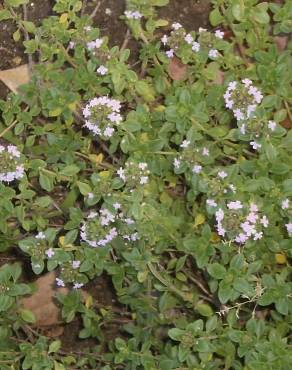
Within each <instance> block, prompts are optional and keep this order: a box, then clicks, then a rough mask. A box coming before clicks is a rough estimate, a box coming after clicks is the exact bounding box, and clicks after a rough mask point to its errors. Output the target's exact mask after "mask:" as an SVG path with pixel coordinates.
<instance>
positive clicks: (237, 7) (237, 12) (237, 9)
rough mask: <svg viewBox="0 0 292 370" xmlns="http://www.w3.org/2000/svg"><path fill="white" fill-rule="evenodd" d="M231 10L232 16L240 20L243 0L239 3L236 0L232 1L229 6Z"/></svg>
mask: <svg viewBox="0 0 292 370" xmlns="http://www.w3.org/2000/svg"><path fill="white" fill-rule="evenodd" d="M231 12H232V15H233V17H234V18H235V19H236V20H237V21H242V20H243V18H244V15H245V7H244V3H243V2H241V3H239V2H238V1H234V4H233V5H232V7H231Z"/></svg>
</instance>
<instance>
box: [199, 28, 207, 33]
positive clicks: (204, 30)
mask: <svg viewBox="0 0 292 370" xmlns="http://www.w3.org/2000/svg"><path fill="white" fill-rule="evenodd" d="M202 32H207V30H206V28H202V27H199V33H202Z"/></svg>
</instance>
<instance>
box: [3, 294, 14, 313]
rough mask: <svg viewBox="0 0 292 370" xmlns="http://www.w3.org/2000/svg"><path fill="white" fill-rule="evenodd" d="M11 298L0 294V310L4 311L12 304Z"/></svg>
mask: <svg viewBox="0 0 292 370" xmlns="http://www.w3.org/2000/svg"><path fill="white" fill-rule="evenodd" d="M13 302H14V300H13V298H11V297H8V296H7V295H4V294H0V312H5V311H7V310H9V308H10V307H11V306H12V305H13Z"/></svg>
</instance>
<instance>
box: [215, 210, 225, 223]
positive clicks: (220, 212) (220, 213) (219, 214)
mask: <svg viewBox="0 0 292 370" xmlns="http://www.w3.org/2000/svg"><path fill="white" fill-rule="evenodd" d="M215 217H216V221H217V222H218V223H220V222H221V221H222V220H223V219H224V211H223V209H221V208H219V209H218V211H216V213H215Z"/></svg>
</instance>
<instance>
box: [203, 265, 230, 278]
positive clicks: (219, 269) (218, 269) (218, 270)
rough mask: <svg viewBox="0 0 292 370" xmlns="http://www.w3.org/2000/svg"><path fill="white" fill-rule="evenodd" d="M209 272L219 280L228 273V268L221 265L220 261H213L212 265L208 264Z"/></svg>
mask: <svg viewBox="0 0 292 370" xmlns="http://www.w3.org/2000/svg"><path fill="white" fill-rule="evenodd" d="M207 271H208V273H209V274H210V275H211V276H212V277H213V278H214V279H217V280H220V279H223V278H224V276H225V274H226V269H225V267H224V266H222V265H220V264H219V263H217V262H216V263H213V264H212V265H208V267H207Z"/></svg>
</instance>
